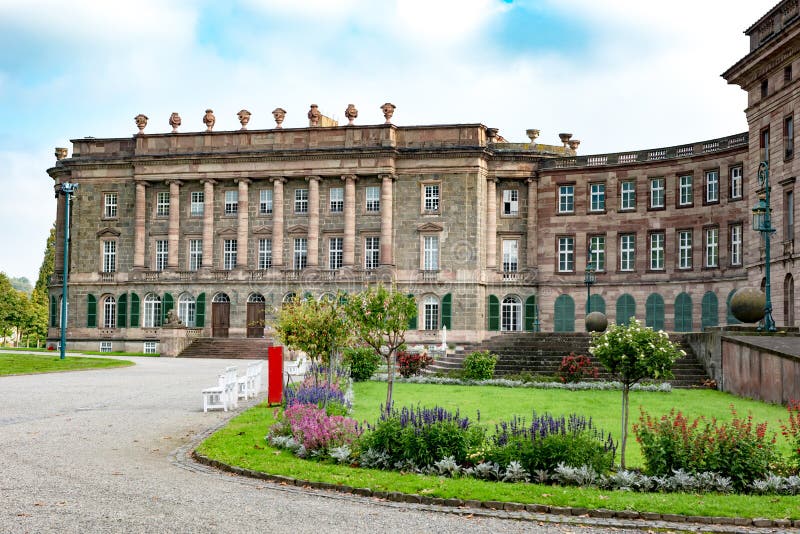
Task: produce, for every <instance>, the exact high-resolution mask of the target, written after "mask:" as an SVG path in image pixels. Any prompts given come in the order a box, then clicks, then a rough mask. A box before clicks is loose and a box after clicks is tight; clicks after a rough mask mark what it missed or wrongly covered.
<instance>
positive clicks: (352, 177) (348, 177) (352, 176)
mask: <svg viewBox="0 0 800 534" xmlns="http://www.w3.org/2000/svg"><path fill="white" fill-rule="evenodd" d="M342 180H344V181H345V182H346V181H347V180H353V181H354V182H355V181H357V180H358V176H357V175H355V174H343V175H342Z"/></svg>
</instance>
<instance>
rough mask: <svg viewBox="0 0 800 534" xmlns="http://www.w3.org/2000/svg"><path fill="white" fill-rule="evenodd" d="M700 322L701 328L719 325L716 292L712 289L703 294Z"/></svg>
mask: <svg viewBox="0 0 800 534" xmlns="http://www.w3.org/2000/svg"><path fill="white" fill-rule="evenodd" d="M701 324H702V328H703V330H705V329H706V328H708V327H711V326H718V325H719V304H718V303H717V294H716V293H714V292H713V291H709V292H707V293H706V294H705V295H703V301H702V315H701Z"/></svg>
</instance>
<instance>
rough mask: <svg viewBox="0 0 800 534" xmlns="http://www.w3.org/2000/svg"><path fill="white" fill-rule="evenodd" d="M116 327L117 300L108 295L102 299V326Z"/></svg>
mask: <svg viewBox="0 0 800 534" xmlns="http://www.w3.org/2000/svg"><path fill="white" fill-rule="evenodd" d="M116 327H117V301H116V299H115V298H114V297H112V296H108V297H106V298H105V299H104V300H103V328H116Z"/></svg>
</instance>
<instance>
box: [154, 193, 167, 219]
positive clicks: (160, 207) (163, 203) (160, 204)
mask: <svg viewBox="0 0 800 534" xmlns="http://www.w3.org/2000/svg"><path fill="white" fill-rule="evenodd" d="M156 215H157V216H159V217H166V216H168V215H169V191H159V192H158V194H157V195H156Z"/></svg>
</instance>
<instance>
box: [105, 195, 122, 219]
mask: <svg viewBox="0 0 800 534" xmlns="http://www.w3.org/2000/svg"><path fill="white" fill-rule="evenodd" d="M118 198H119V197H118V195H117V194H116V193H106V194H105V195H103V217H105V218H106V219H113V218H115V217H116V216H117V202H118Z"/></svg>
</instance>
